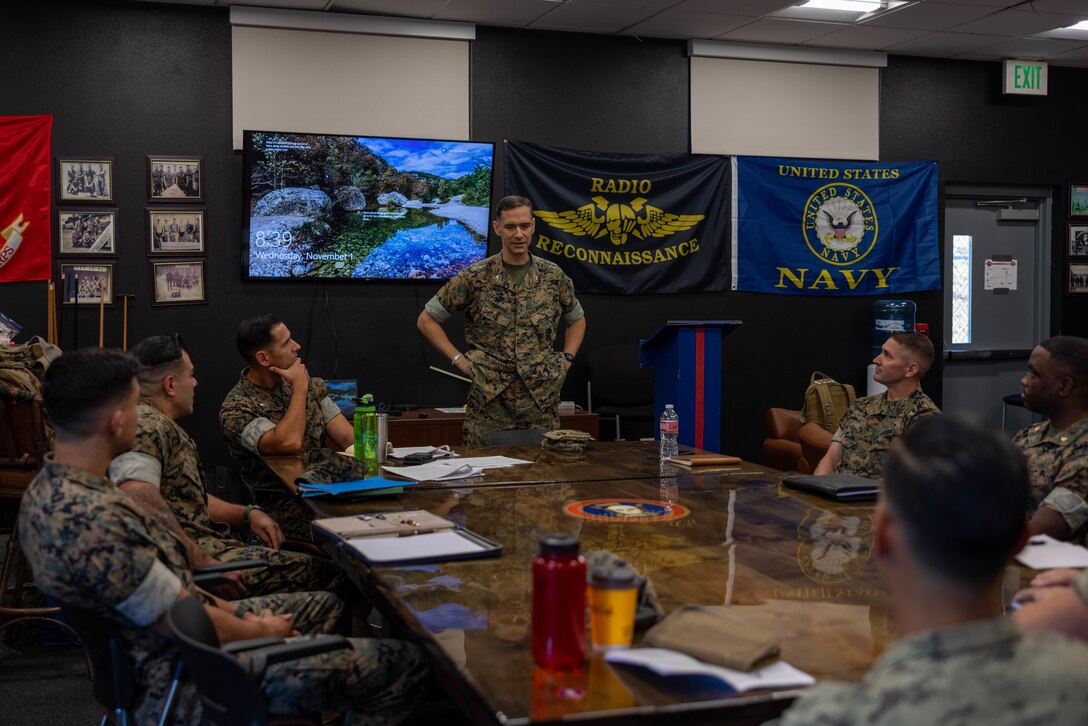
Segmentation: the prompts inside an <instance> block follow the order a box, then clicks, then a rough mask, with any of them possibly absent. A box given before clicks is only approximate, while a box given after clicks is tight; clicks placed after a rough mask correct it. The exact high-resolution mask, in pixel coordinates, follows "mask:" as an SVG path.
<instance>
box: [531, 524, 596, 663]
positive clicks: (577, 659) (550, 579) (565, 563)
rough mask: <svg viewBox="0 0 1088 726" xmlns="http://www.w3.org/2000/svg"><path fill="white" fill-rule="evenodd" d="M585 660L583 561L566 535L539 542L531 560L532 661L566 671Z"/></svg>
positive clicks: (547, 538) (584, 583) (584, 574)
mask: <svg viewBox="0 0 1088 726" xmlns="http://www.w3.org/2000/svg"><path fill="white" fill-rule="evenodd" d="M585 659H586V561H585V559H584V558H583V557H582V556H581V555H579V554H578V540H577V539H576V538H575V537H572V536H571V535H569V534H549V535H545V536H544V537H542V538H541V539H540V552H539V553H538V554H537V556H536V558H535V559H533V660H535V661H536V663H537V665H539V666H540V667H541V668H547V669H550V670H568V669H571V668H577V667H579V666H581V665H582V664H583V663H584V662H585Z"/></svg>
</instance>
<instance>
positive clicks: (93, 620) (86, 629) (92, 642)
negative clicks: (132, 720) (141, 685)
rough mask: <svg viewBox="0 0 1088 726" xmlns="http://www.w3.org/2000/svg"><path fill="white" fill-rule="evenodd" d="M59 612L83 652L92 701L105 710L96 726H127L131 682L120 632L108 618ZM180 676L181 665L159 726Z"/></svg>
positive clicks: (74, 611)
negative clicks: (78, 640) (108, 725)
mask: <svg viewBox="0 0 1088 726" xmlns="http://www.w3.org/2000/svg"><path fill="white" fill-rule="evenodd" d="M60 609H61V612H62V613H63V614H64V617H65V619H66V620H67V621H68V623H69V624H70V625H71V626H72V627H73V628H74V629H75V631H76V634H77V635H79V639H80V641H81V642H82V643H83V650H84V651H85V652H86V653H87V658H88V659H89V660H90V667H91V680H92V683H93V689H94V700H96V701H97V702H98V703H100V704H101V705H102V707H103V708H105V709H106V713H104V714H102V721H101V722H100V726H105V725H106V723H108V722H111V721H112V722H113V723H115V724H121V725H122V726H124V724H127V723H128V716H129V713H128V712H129V710H130V709H131V708H132V706H133V682H132V663H131V661H129V659H128V650H127V649H126V647H125V641H124V639H122V637H121V631H120V630H119V629H118V628H117V626H116V625H115V624H114V623H113V622H112V621H110V620H109V619H108V618H104V617H102V616H101V615H97V614H95V613H93V612H91V611H89V610H84V609H83V608H77V607H75V606H73V605H68V604H64V603H62V604H61V606H60ZM180 673H181V665H180V664H179V665H178V669H177V671H175V672H174V679H173V680H172V681H171V683H170V691H169V695H168V697H167V700H166V705H165V706H164V707H163V710H162V716H161V717H160V718H159V726H163V724H165V723H166V721H167V715H168V714H169V713H170V707H171V705H172V704H173V701H174V693H175V691H176V689H177V685H178V677H179V676H180ZM111 717H112V718H111Z"/></svg>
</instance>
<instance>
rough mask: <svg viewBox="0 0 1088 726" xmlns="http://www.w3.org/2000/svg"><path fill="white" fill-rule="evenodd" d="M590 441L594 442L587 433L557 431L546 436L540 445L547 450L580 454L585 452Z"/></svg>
mask: <svg viewBox="0 0 1088 726" xmlns="http://www.w3.org/2000/svg"><path fill="white" fill-rule="evenodd" d="M590 441H593V437H592V436H590V435H589V434H587V433H586V432H585V431H575V430H574V429H556V430H555V431H549V432H547V433H546V434H544V440H543V441H541V442H540V445H541V446H542V447H543V448H545V449H552V450H554V451H569V452H572V453H578V454H580V453H582V452H583V451H585V448H586V444H588V443H589V442H590Z"/></svg>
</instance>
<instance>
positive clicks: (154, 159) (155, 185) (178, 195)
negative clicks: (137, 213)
mask: <svg viewBox="0 0 1088 726" xmlns="http://www.w3.org/2000/svg"><path fill="white" fill-rule="evenodd" d="M147 199H148V201H150V202H203V201H204V157H201V156H151V155H149V156H148V157H147Z"/></svg>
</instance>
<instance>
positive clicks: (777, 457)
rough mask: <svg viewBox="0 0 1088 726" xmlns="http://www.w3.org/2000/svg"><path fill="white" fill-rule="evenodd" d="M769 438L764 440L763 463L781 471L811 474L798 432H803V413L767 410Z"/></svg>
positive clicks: (778, 409) (786, 410) (777, 409)
mask: <svg viewBox="0 0 1088 726" xmlns="http://www.w3.org/2000/svg"><path fill="white" fill-rule="evenodd" d="M766 422H767V438H765V439H764V440H763V463H764V464H765V465H766V466H770V467H772V468H775V469H779V470H781V471H799V472H801V473H803V474H807V473H809V469H808V468H807V465H806V464H805V462H804V460H803V458H802V452H801V442H800V441H798V440H797V432H798V431H800V430H801V425H802V421H801V412H800V411H795V410H792V409H788V408H769V409H767V416H766Z"/></svg>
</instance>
